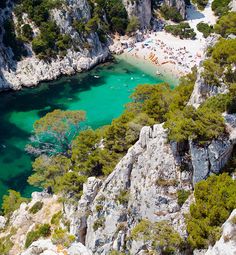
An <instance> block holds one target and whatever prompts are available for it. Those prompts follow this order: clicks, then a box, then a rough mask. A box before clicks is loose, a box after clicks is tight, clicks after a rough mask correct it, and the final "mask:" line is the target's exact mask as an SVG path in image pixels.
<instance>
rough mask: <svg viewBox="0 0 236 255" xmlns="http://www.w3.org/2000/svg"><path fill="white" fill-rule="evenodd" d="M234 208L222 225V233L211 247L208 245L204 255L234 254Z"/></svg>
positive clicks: (235, 216)
mask: <svg viewBox="0 0 236 255" xmlns="http://www.w3.org/2000/svg"><path fill="white" fill-rule="evenodd" d="M235 220H236V210H234V211H233V212H232V213H231V215H230V217H229V218H228V220H227V221H226V222H225V223H224V224H223V226H222V235H221V238H220V240H219V241H217V242H216V243H215V245H214V246H213V247H210V248H209V249H208V250H207V252H206V253H205V255H225V254H227V255H234V254H235V250H236V240H235V232H236V224H235Z"/></svg>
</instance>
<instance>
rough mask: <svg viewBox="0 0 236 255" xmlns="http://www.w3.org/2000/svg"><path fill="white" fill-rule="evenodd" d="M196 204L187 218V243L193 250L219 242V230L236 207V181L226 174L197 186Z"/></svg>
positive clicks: (192, 206)
mask: <svg viewBox="0 0 236 255" xmlns="http://www.w3.org/2000/svg"><path fill="white" fill-rule="evenodd" d="M194 196H195V203H194V204H192V205H191V206H190V215H189V217H188V218H187V231H188V234H189V235H188V241H189V243H190V245H191V246H192V248H193V249H195V248H198V249H201V248H207V247H208V246H209V245H214V243H215V241H216V240H218V239H219V236H220V235H219V234H220V227H221V225H222V224H223V223H224V222H225V221H226V220H227V218H228V217H229V215H230V213H231V212H232V210H233V209H234V208H235V207H236V182H235V181H234V180H233V179H232V178H231V177H230V176H229V175H228V174H226V173H224V174H221V175H219V176H216V175H212V176H210V177H208V179H207V180H203V181H200V182H199V183H197V184H196V186H195V190H194Z"/></svg>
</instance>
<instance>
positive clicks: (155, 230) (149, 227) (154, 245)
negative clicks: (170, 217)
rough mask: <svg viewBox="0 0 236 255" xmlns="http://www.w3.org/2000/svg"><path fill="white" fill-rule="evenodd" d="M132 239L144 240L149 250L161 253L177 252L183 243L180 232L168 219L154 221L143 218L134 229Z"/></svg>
mask: <svg viewBox="0 0 236 255" xmlns="http://www.w3.org/2000/svg"><path fill="white" fill-rule="evenodd" d="M131 239H133V240H137V241H143V242H144V243H145V244H146V247H147V251H149V252H159V253H160V254H175V252H177V251H178V250H180V249H181V247H182V245H183V240H182V238H181V237H180V235H179V234H178V232H177V231H175V230H174V229H173V228H172V227H171V226H170V225H169V223H168V222H166V221H161V222H156V223H152V222H150V221H148V220H141V221H140V222H139V223H138V224H137V225H136V226H135V227H134V228H133V229H132V232H131ZM159 253H158V254H159Z"/></svg>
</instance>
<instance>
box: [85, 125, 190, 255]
mask: <svg viewBox="0 0 236 255" xmlns="http://www.w3.org/2000/svg"><path fill="white" fill-rule="evenodd" d="M178 189H185V190H191V173H190V172H188V171H182V172H181V171H180V168H179V165H178V163H177V159H176V158H175V155H174V153H173V150H172V147H171V145H170V144H168V143H167V135H166V131H165V130H164V129H163V127H162V125H154V127H153V128H151V127H144V128H143V129H142V132H141V134H140V139H139V141H138V142H137V143H136V144H135V145H134V146H133V147H131V148H130V149H129V151H128V153H127V154H126V156H125V157H124V158H123V159H122V160H121V161H120V162H119V163H118V165H117V166H116V168H115V170H114V171H113V173H112V174H111V175H110V176H109V177H108V178H107V179H106V180H105V182H104V183H103V185H102V187H101V189H100V191H99V192H98V194H97V196H96V198H95V200H94V201H93V203H92V206H91V212H90V216H89V217H88V220H87V234H86V243H85V244H86V247H88V248H89V249H91V250H92V252H93V253H94V254H108V251H111V250H112V249H115V250H118V251H124V250H125V247H128V249H129V250H130V252H131V254H136V253H137V252H138V251H140V250H142V245H143V244H142V243H139V242H131V241H129V242H126V238H127V237H128V236H129V235H130V231H131V229H132V228H133V227H134V226H135V225H136V224H137V223H138V220H140V219H143V218H146V219H149V220H150V221H153V222H155V221H160V220H169V221H170V222H171V224H172V225H173V226H174V228H175V229H177V230H178V231H179V232H180V233H181V234H182V235H183V236H184V235H185V234H186V233H185V227H184V217H183V210H184V207H183V208H180V206H179V205H178V203H177V190H178ZM122 194H123V195H124V194H125V196H127V197H126V201H123V202H121V201H120V200H119V199H120V196H122ZM98 222H99V223H100V225H99V227H98V228H97V224H98Z"/></svg>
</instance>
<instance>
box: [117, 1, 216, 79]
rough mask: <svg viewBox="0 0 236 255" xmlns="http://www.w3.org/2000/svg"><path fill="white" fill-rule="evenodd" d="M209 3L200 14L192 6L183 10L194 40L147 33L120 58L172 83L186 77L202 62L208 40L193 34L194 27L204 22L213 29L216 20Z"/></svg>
mask: <svg viewBox="0 0 236 255" xmlns="http://www.w3.org/2000/svg"><path fill="white" fill-rule="evenodd" d="M211 2H212V0H211V1H209V4H208V5H207V7H206V8H205V10H204V11H202V12H200V11H198V10H197V9H196V7H194V6H192V5H191V6H189V7H188V8H187V22H188V23H189V25H190V26H191V28H193V29H194V31H195V33H196V39H195V40H190V39H180V38H178V37H175V36H173V35H171V34H169V33H166V32H165V31H159V32H149V33H147V34H145V35H144V40H143V41H142V42H137V43H135V44H133V45H132V46H130V47H129V48H126V49H124V52H123V53H122V54H121V56H120V58H122V59H124V60H126V61H128V62H130V63H132V64H136V65H139V66H140V64H143V65H148V64H149V67H150V65H151V66H152V67H151V68H150V72H151V73H152V74H155V75H163V76H166V75H169V76H171V77H172V79H173V80H174V81H175V80H178V78H179V77H181V76H183V75H185V74H187V73H189V72H190V71H191V68H192V67H194V66H195V65H197V66H198V65H199V64H200V62H201V61H202V60H203V58H204V52H205V49H206V45H207V44H209V40H212V38H211V37H209V38H207V39H205V38H204V37H203V36H202V33H200V32H199V31H198V30H197V24H198V23H199V22H204V23H207V24H209V25H214V24H215V22H216V17H215V15H214V13H213V12H212V10H211Z"/></svg>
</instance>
